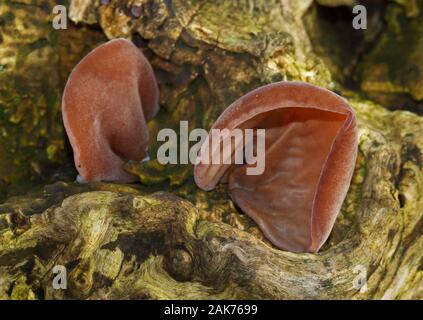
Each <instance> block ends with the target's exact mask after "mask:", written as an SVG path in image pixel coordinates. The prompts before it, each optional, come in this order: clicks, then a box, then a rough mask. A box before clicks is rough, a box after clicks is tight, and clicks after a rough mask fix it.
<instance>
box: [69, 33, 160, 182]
mask: <svg viewBox="0 0 423 320" xmlns="http://www.w3.org/2000/svg"><path fill="white" fill-rule="evenodd" d="M158 109H159V104H158V87H157V83H156V80H155V77H154V73H153V70H152V68H151V66H150V64H149V63H148V61H147V59H146V58H145V57H144V55H143V54H142V52H141V51H140V50H139V49H138V48H137V47H136V46H135V45H134V44H133V43H132V42H130V41H128V40H124V39H116V40H112V41H109V42H107V43H105V44H103V45H101V46H99V47H97V48H96V49H94V50H93V51H92V52H91V53H89V54H88V55H87V56H86V57H85V58H84V59H83V60H82V61H81V62H80V63H79V64H78V65H77V66H76V67H75V69H74V70H73V71H72V73H71V75H70V77H69V80H68V82H67V84H66V87H65V90H64V93H63V101H62V115H63V122H64V124H65V129H66V132H67V134H68V137H69V140H70V143H71V145H72V148H73V152H74V159H75V165H76V168H77V170H78V172H79V179H80V181H81V182H92V181H118V182H132V181H135V177H134V176H132V175H130V174H129V173H127V172H125V171H124V170H123V168H122V165H123V164H124V163H125V161H127V160H143V159H144V158H145V157H146V155H147V143H148V130H147V126H146V121H148V120H150V119H151V118H153V117H154V116H155V115H156V113H157V111H158Z"/></svg>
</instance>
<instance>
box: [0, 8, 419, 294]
mask: <svg viewBox="0 0 423 320" xmlns="http://www.w3.org/2000/svg"><path fill="white" fill-rule="evenodd" d="M250 3H252V4H253V5H254V6H253V7H251V5H250ZM313 5H314V4H313V3H312V1H302V2H299V1H295V2H294V1H284V0H283V1H281V2H277V3H276V2H275V3H273V2H272V1H258V0H257V1H253V2H250V1H245V3H244V2H243V1H213V2H208V1H187V0H176V1H172V2H169V1H160V0H139V1H138V0H133V1H130V0H125V1H113V0H111V1H109V2H108V4H101V3H100V2H98V1H88V0H86V1H72V2H71V4H70V16H71V18H72V19H73V20H74V21H75V22H79V23H80V24H98V25H100V26H101V28H102V30H103V31H104V32H105V34H106V35H107V36H108V37H109V38H113V37H121V36H123V37H127V38H132V40H133V41H134V42H135V43H136V44H138V45H139V46H140V47H142V48H143V49H144V51H145V52H146V54H147V55H148V57H149V59H150V61H151V62H152V64H153V66H154V68H155V72H156V74H157V77H158V79H159V82H160V89H161V105H162V111H161V113H160V114H159V116H158V117H157V118H156V119H155V120H154V121H152V122H151V123H150V125H149V127H150V134H151V137H152V139H151V140H152V141H151V145H150V148H149V150H151V156H152V157H153V160H152V161H150V162H147V163H144V164H141V165H140V164H136V163H129V164H128V165H127V166H126V168H127V170H129V171H131V172H133V173H135V174H137V175H138V176H139V177H140V183H139V184H135V185H118V184H94V185H85V186H78V185H76V184H74V183H71V182H57V183H55V184H53V185H48V186H46V187H44V188H43V190H42V191H34V192H32V193H29V194H27V195H24V196H18V197H13V198H9V199H8V200H7V201H6V202H5V203H4V204H3V205H1V206H0V297H1V298H6V299H7V298H15V299H70V298H78V299H99V298H102V299H103V298H104V299H113V298H115V299H135V298H142V299H169V298H174V299H184V298H188V299H190V298H194V299H203V298H224V299H231V298H238V299H243V298H258V299H298V298H306V299H325V298H329V299H381V298H385V299H406V298H412V299H421V298H423V279H422V275H423V273H422V265H421V263H422V250H423V238H422V236H421V235H422V232H423V219H422V213H423V168H422V163H423V155H422V153H423V118H421V117H419V116H417V115H415V114H412V113H410V112H406V111H394V112H392V111H388V110H386V109H384V108H382V107H381V106H379V105H377V104H375V103H373V102H371V101H368V100H364V99H363V98H362V96H361V95H360V92H352V91H349V90H347V89H345V88H344V87H343V86H342V85H340V84H338V83H334V81H332V76H331V72H330V68H328V67H327V64H325V63H324V62H323V61H324V60H321V59H320V58H319V57H318V56H316V55H315V53H314V51H313V49H312V41H311V40H310V37H309V34H308V33H306V32H305V30H306V28H305V26H304V19H303V18H304V15H305V14H306V13H307V12H308V10H309V9H310V6H313ZM282 79H293V80H302V81H308V82H311V83H315V84H317V85H321V86H325V87H328V88H331V89H334V90H337V91H339V92H340V93H342V94H343V95H344V96H345V97H346V98H347V99H348V100H349V102H350V104H351V105H352V107H353V108H354V110H355V111H356V113H357V117H358V120H359V158H358V161H357V165H356V170H355V174H354V177H353V181H352V184H351V187H350V190H349V193H348V195H347V198H346V200H345V202H344V205H343V208H342V210H341V212H340V214H339V217H338V219H337V221H336V224H335V227H334V229H333V231H332V234H331V236H330V238H329V240H328V242H327V243H326V244H325V246H324V247H323V248H322V250H321V251H320V252H319V253H318V254H294V253H290V252H285V251H282V250H278V249H276V248H274V247H272V245H271V244H270V243H269V242H267V241H266V240H265V239H264V238H263V236H262V234H261V233H260V231H259V229H258V228H257V226H256V225H255V224H254V223H253V222H252V221H251V220H250V219H248V217H246V216H245V215H244V214H242V213H241V212H239V211H238V210H237V208H236V207H235V206H234V204H233V203H232V202H231V201H230V199H229V197H228V195H227V192H226V189H225V186H219V188H218V189H217V190H216V191H213V192H208V193H206V192H203V191H201V190H198V189H197V188H196V187H195V185H194V183H193V179H192V167H191V166H190V165H174V166H162V165H160V164H159V163H158V162H157V161H155V160H154V155H155V153H156V150H157V148H158V146H159V144H158V143H157V142H156V141H155V140H156V139H155V137H156V134H157V132H158V130H159V129H160V128H164V127H166V128H169V127H170V128H177V127H178V126H179V121H180V120H188V121H189V124H190V127H191V128H194V127H205V128H209V127H210V126H211V124H212V123H213V121H214V120H215V119H216V118H217V116H218V115H219V114H220V113H221V111H222V110H223V109H224V108H225V107H226V106H227V105H229V103H230V102H232V101H233V100H235V99H236V98H238V97H239V96H241V95H242V94H244V93H245V92H247V91H248V90H251V89H252V88H254V87H256V86H258V85H261V84H264V83H269V82H272V81H277V80H282ZM57 265H63V266H65V267H66V270H67V276H68V277H67V279H68V283H67V289H66V290H60V289H59V290H57V289H54V288H53V285H52V281H53V279H54V277H55V274H54V273H53V268H54V266H57ZM360 279H361V281H360ZM364 279H365V280H366V281H365V282H363V281H362V280H364ZM364 283H365V284H366V285H365V286H363V284H364ZM360 284H361V285H360Z"/></svg>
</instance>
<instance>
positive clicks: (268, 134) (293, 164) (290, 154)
mask: <svg viewBox="0 0 423 320" xmlns="http://www.w3.org/2000/svg"><path fill="white" fill-rule="evenodd" d="M224 128H226V129H229V130H231V132H232V130H234V129H235V128H241V129H245V128H252V129H257V128H261V129H265V130H266V131H265V158H264V161H265V162H264V163H265V170H264V172H263V174H261V175H247V172H246V169H247V168H248V167H251V165H248V164H244V165H234V164H233V165H222V164H213V163H212V164H209V163H210V158H211V157H212V154H213V152H216V150H220V151H221V147H216V148H214V149H213V147H210V145H211V144H212V142H211V141H212V138H211V133H210V134H209V137H208V139H207V140H206V142H205V144H204V145H203V148H202V151H201V154H200V156H199V159H198V160H199V162H198V164H197V165H196V167H195V169H194V177H195V181H196V183H197V185H198V186H199V187H200V188H202V189H204V190H211V189H213V188H214V187H215V186H216V184H217V183H218V182H219V181H221V180H222V179H225V180H227V182H228V184H229V186H228V187H229V191H230V194H231V197H232V199H233V200H234V202H235V203H236V204H237V205H238V206H239V207H240V208H241V210H243V211H244V212H245V213H246V214H248V215H249V216H250V217H251V218H252V219H253V220H255V221H256V223H257V224H258V225H259V227H260V228H261V230H262V231H263V233H264V235H265V236H266V237H267V238H268V239H269V240H270V241H271V242H272V243H273V244H274V245H275V246H277V247H279V248H282V249H285V250H288V251H293V252H317V251H318V250H319V249H320V247H321V246H322V245H323V243H324V242H325V241H326V239H327V238H328V236H329V233H330V231H331V229H332V227H333V224H334V222H335V219H336V216H337V214H338V212H339V210H340V208H341V205H342V202H343V200H344V198H345V196H346V193H347V191H348V188H349V185H350V181H351V178H352V174H353V170H354V165H355V161H356V157H357V149H358V147H357V127H356V119H355V115H354V112H353V110H352V109H351V108H350V107H349V106H348V104H347V102H346V101H345V100H344V99H343V98H341V97H340V96H338V95H336V94H335V93H332V92H331V91H328V90H326V89H322V88H318V87H315V86H312V85H309V84H305V83H299V82H280V83H274V84H270V85H267V86H264V87H261V88H259V89H257V90H254V91H252V92H250V93H249V94H247V95H245V96H244V97H242V98H240V99H238V100H237V101H236V102H234V103H233V104H232V105H230V106H229V107H228V108H227V109H226V110H225V111H224V112H223V114H222V115H221V116H220V117H219V119H218V120H217V121H216V122H215V124H214V126H213V129H224ZM205 146H207V147H205ZM235 148H236V147H232V152H233V153H234V152H235V151H236V150H235ZM208 150H212V151H211V152H209V151H208Z"/></svg>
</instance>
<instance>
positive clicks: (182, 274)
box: [164, 248, 194, 281]
mask: <svg viewBox="0 0 423 320" xmlns="http://www.w3.org/2000/svg"><path fill="white" fill-rule="evenodd" d="M164 268H165V270H166V271H167V272H168V273H169V274H170V275H171V276H172V277H173V278H174V279H175V280H177V281H189V280H191V278H192V274H193V272H194V264H193V259H192V256H191V254H190V253H189V252H188V251H187V250H186V249H185V248H175V249H173V250H170V251H169V252H168V253H167V254H166V259H165V263H164Z"/></svg>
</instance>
